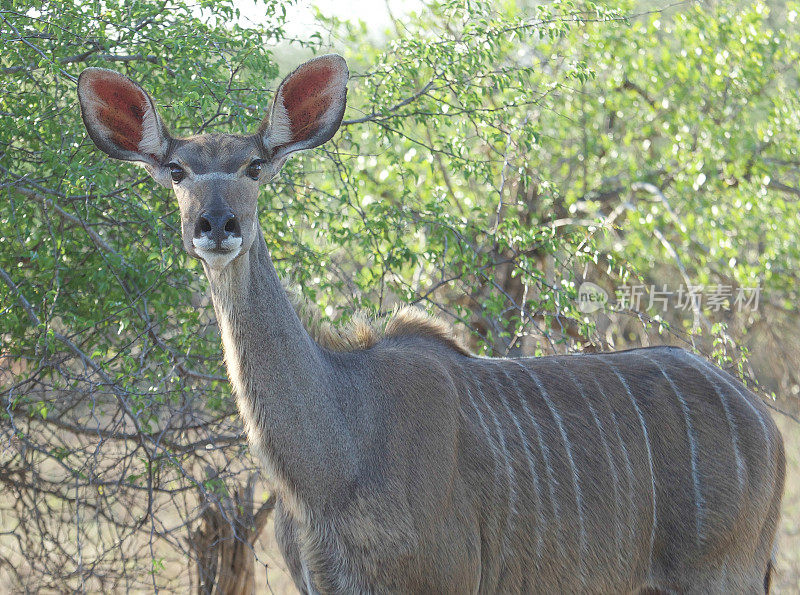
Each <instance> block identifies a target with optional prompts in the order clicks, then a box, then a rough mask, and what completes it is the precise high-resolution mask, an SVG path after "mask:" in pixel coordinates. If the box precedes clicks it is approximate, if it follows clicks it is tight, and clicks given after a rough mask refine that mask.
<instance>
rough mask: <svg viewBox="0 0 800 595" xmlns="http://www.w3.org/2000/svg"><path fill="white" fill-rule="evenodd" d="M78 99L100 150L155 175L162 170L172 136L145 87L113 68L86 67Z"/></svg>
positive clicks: (92, 136)
mask: <svg viewBox="0 0 800 595" xmlns="http://www.w3.org/2000/svg"><path fill="white" fill-rule="evenodd" d="M78 100H79V101H80V104H81V116H82V117H83V123H84V125H85V126H86V130H87V132H88V133H89V137H91V139H92V140H93V141H94V144H95V145H97V148H98V149H100V150H101V151H103V152H104V153H107V154H108V155H110V156H111V157H113V158H114V159H123V160H125V161H136V162H139V163H140V164H142V165H144V166H145V167H146V168H147V169H148V171H150V173H151V174H153V175H154V177H155V176H156V173H157V171H158V170H159V169H163V165H164V159H166V157H167V152H168V151H169V143H170V136H169V133H168V132H167V129H166V127H165V126H164V123H163V122H162V121H161V118H160V117H159V116H158V112H156V108H155V105H154V104H153V100H152V99H151V98H150V96H149V95H148V94H147V92H145V90H144V89H142V88H141V87H140V86H139V85H137V84H136V83H134V82H133V81H132V80H130V79H129V78H128V77H126V76H124V75H122V74H120V73H118V72H114V71H113V70H106V69H104V68H87V69H86V70H84V71H83V72H82V73H81V75H80V77H79V78H78ZM157 179H158V178H157Z"/></svg>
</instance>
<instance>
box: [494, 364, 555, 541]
mask: <svg viewBox="0 0 800 595" xmlns="http://www.w3.org/2000/svg"><path fill="white" fill-rule="evenodd" d="M500 371H501V372H502V373H503V375H504V376H505V377H506V380H508V381H509V382H511V383H512V384H513V385H514V389H515V391H516V393H517V397H518V398H519V399H520V401H524V400H525V395H523V394H522V393H521V392H520V390H519V385H518V384H517V383H516V382H515V381H514V379H513V378H511V376H509V375H508V373H507V372H506V371H505V370H504V369H503V367H502V364H501V365H500ZM498 392H500V398H501V400H502V401H503V406H504V407H505V409H506V413H508V416H509V417H510V418H511V421H513V422H514V426H515V427H516V428H517V434H518V435H519V438H520V440H521V441H522V446H523V448H524V449H525V458H527V459H528V469H530V472H531V479H532V480H533V490H534V494H535V496H536V518H537V521H538V523H539V526H538V527H536V528H535V532H536V554H537V555H541V553H542V531H543V530H544V527H545V520H544V515H543V514H542V494H541V488H540V487H539V478H538V477H537V476H536V467H535V465H534V463H533V457H532V455H531V451H530V447H529V446H528V439H527V438H526V436H525V432H523V430H522V426H521V424H520V423H519V419H518V418H517V416H516V414H515V413H514V411H513V410H512V409H511V407H510V406H509V404H508V401H507V400H506V397H505V395H504V394H503V392H502V391H498Z"/></svg>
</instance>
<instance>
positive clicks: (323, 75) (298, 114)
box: [281, 64, 336, 142]
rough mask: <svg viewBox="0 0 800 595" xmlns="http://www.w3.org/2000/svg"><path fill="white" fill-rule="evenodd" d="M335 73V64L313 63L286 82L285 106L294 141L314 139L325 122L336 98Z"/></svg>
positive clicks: (283, 93)
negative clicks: (333, 91) (332, 95)
mask: <svg viewBox="0 0 800 595" xmlns="http://www.w3.org/2000/svg"><path fill="white" fill-rule="evenodd" d="M335 75H336V72H335V70H334V69H333V68H332V67H331V66H329V65H326V64H313V65H311V66H308V67H306V68H305V69H303V72H302V73H300V74H297V75H295V76H293V77H291V78H290V79H289V80H288V81H286V82H285V83H284V84H283V88H282V89H281V93H282V95H283V105H284V107H285V108H286V112H287V113H288V115H289V120H290V121H291V127H292V141H293V142H297V141H302V140H306V139H308V138H311V137H312V136H314V134H315V133H316V132H317V130H318V129H319V127H320V126H321V125H322V124H323V123H324V120H325V117H324V116H325V112H327V111H328V109H329V108H330V106H331V101H332V100H333V98H332V97H331V89H330V84H331V81H333V79H334V77H335Z"/></svg>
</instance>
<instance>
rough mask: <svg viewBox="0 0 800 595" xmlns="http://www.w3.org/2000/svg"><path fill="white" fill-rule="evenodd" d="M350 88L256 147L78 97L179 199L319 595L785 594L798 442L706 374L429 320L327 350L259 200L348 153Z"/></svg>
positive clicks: (85, 82)
mask: <svg viewBox="0 0 800 595" xmlns="http://www.w3.org/2000/svg"><path fill="white" fill-rule="evenodd" d="M347 76H348V74H347V67H346V64H345V63H344V60H343V59H342V58H340V57H338V56H333V55H330V56H323V57H320V58H316V59H314V60H312V61H310V62H308V63H306V64H304V65H303V66H301V67H300V68H298V69H297V70H296V71H294V72H293V73H292V74H290V75H289V76H288V77H287V78H286V79H285V80H284V81H283V82H282V83H281V86H280V87H279V88H278V91H277V93H276V98H275V101H274V102H273V106H272V108H271V110H270V114H269V116H268V118H267V119H265V121H264V123H263V124H262V126H261V127H260V129H259V130H258V132H257V133H256V134H254V135H252V136H230V135H212V136H198V137H191V138H188V139H176V138H172V137H171V136H170V135H169V133H168V132H167V130H166V127H165V126H164V125H163V123H162V122H161V119H160V117H159V116H158V113H157V112H156V109H155V106H154V104H153V102H152V100H151V99H150V97H149V96H148V95H147V93H146V92H145V91H144V90H142V89H141V87H139V86H138V85H137V84H135V83H133V82H132V81H130V80H129V79H127V78H125V77H124V76H122V75H120V74H118V73H115V72H112V71H107V70H101V69H87V70H86V71H84V73H83V74H82V75H81V77H80V80H79V84H78V92H79V98H80V102H81V108H82V114H83V118H84V122H85V124H86V127H87V129H88V131H89V134H90V136H91V138H92V140H94V142H95V144H97V146H98V147H99V148H100V149H102V150H103V151H105V152H106V153H108V154H109V155H110V156H112V157H115V158H118V159H125V160H129V161H135V162H138V163H139V164H141V165H144V166H145V167H146V168H147V169H148V171H149V172H150V173H151V174H152V176H153V177H154V178H155V179H156V180H157V181H158V182H160V183H162V184H164V185H166V186H171V187H173V188H174V189H175V192H176V194H177V197H178V201H179V205H180V209H181V217H182V235H183V244H184V247H185V248H186V250H187V251H188V252H189V254H191V255H192V256H196V257H198V258H201V259H202V261H203V265H204V268H205V271H206V274H207V276H208V279H209V282H210V285H211V291H212V297H213V302H214V308H215V311H216V315H217V319H218V322H219V325H220V330H221V334H222V341H223V346H224V350H225V358H226V363H227V368H228V373H229V376H230V379H231V383H232V385H233V389H234V392H235V394H236V398H237V403H238V406H239V410H240V412H241V415H242V418H243V420H244V422H245V425H246V428H247V432H248V436H249V438H250V442H251V445H252V448H253V449H254V451H255V452H256V453H257V454H258V456H259V458H260V460H261V462H262V464H263V466H264V468H265V470H266V471H267V475H268V480H269V481H270V482H271V485H272V489H273V490H274V492H275V493H276V495H277V498H278V504H277V507H276V511H275V514H276V517H275V527H276V537H277V540H278V543H279V545H280V547H281V549H282V551H283V554H284V556H285V559H286V562H287V565H288V566H289V569H290V571H291V573H292V577H293V578H294V581H295V583H296V584H297V587H298V588H299V589H300V590H301V591H303V592H305V593H316V592H326V593H327V592H340V593H356V592H376V593H383V592H415V593H446V592H449V593H470V592H471V593H476V592H481V593H486V592H503V593H510V592H543V593H553V592H597V593H601V592H602V593H622V592H625V593H627V592H639V591H647V590H663V591H676V592H742V593H744V592H748V593H751V592H764V591H765V590H767V591H768V590H769V577H770V568H771V556H772V552H773V542H774V539H775V531H776V526H777V520H778V514H779V507H780V501H781V495H782V489H783V479H784V466H785V465H784V453H783V442H782V439H781V436H780V434H779V432H778V430H777V428H776V426H775V424H774V423H773V421H772V419H771V417H770V415H769V413H768V411H767V409H766V407H765V406H764V404H763V403H762V401H761V400H760V399H759V398H758V397H757V396H755V395H754V394H753V393H751V392H750V391H748V390H747V389H746V388H745V387H744V386H743V385H742V384H741V383H739V381H737V380H736V379H734V378H733V377H731V376H729V375H728V374H727V373H725V372H723V371H721V370H719V369H718V368H716V367H714V366H712V365H710V364H708V363H707V362H706V361H705V360H703V359H701V358H699V357H696V356H694V355H690V354H688V353H687V352H685V351H682V350H680V349H675V348H653V349H637V350H632V351H626V352H619V353H608V354H596V355H582V356H561V357H543V358H524V359H491V358H480V357H475V356H472V355H471V354H469V353H468V352H467V351H466V350H464V349H463V348H462V347H461V346H460V345H459V344H458V342H457V341H456V340H455V339H453V338H452V336H451V334H450V332H449V330H448V329H447V327H446V326H444V325H443V324H442V323H441V322H437V321H435V320H433V319H429V318H427V317H425V316H423V315H420V314H419V313H417V312H415V311H413V310H404V311H401V312H400V313H399V314H398V315H397V316H396V317H395V318H394V319H393V320H391V321H390V322H389V323H388V325H387V329H386V332H385V333H384V334H383V336H381V337H378V336H376V335H374V334H370V333H369V332H362V333H361V335H362V336H361V339H360V343H359V347H358V348H355V349H350V350H345V351H334V350H331V349H327V348H325V347H323V346H322V345H320V344H318V343H317V342H315V341H314V340H313V339H312V338H311V336H310V335H309V333H308V332H307V331H306V329H305V328H304V326H303V324H302V323H301V321H300V319H299V318H298V316H297V314H296V313H295V311H294V308H293V307H292V305H291V303H290V301H289V299H288V298H287V296H286V294H285V292H284V290H283V287H282V285H281V283H280V280H279V279H278V276H277V274H276V272H275V269H274V268H273V266H272V262H271V260H270V257H269V254H268V251H267V247H266V243H265V241H264V237H263V235H262V233H261V230H260V227H259V225H258V219H257V212H256V211H257V198H258V188H259V184H260V183H262V184H263V183H264V182H266V181H267V180H268V179H269V178H270V177H271V176H272V175H274V174H275V173H276V172H277V171H278V169H279V168H280V167H281V165H282V164H283V162H284V161H285V159H286V158H287V157H288V156H289V155H290V154H291V153H292V152H294V151H298V150H302V149H307V148H311V147H314V146H318V145H320V144H322V143H323V142H326V141H327V140H329V139H330V138H331V137H332V136H333V134H334V133H335V132H336V130H337V129H338V127H339V124H340V122H341V119H342V114H343V112H344V107H345V96H346V82H347Z"/></svg>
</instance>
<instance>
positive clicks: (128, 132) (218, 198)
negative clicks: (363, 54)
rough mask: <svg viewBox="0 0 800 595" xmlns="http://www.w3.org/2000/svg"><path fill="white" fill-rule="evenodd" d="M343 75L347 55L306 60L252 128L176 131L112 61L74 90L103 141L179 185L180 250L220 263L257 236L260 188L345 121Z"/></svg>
mask: <svg viewBox="0 0 800 595" xmlns="http://www.w3.org/2000/svg"><path fill="white" fill-rule="evenodd" d="M347 78H348V70H347V64H346V62H345V60H344V58H342V57H341V56H337V55H335V54H330V55H327V56H320V57H318V58H314V59H313V60H310V61H308V62H306V63H305V64H302V65H301V66H299V67H298V68H297V69H296V70H295V71H294V72H292V73H291V74H289V75H288V76H287V77H286V78H285V79H284V80H283V82H281V84H280V86H279V87H278V90H277V91H276V93H275V98H274V100H273V102H272V107H271V108H270V109H269V112H268V114H267V116H266V117H265V118H264V120H263V121H262V123H261V125H260V126H259V128H258V130H257V131H256V132H255V134H252V135H232V134H213V135H207V134H205V135H197V136H192V137H188V138H175V137H173V136H171V135H170V133H169V132H168V130H167V128H166V126H165V125H164V122H163V121H162V119H161V117H160V116H159V114H158V112H157V110H156V107H155V104H154V102H153V100H152V99H151V97H150V95H148V94H147V92H146V91H145V90H144V89H142V87H140V86H139V85H138V84H136V83H135V82H133V81H132V80H130V79H129V78H127V77H126V76H124V75H122V74H120V73H118V72H114V71H112V70H105V69H102V68H87V69H86V70H84V71H83V72H82V73H81V75H80V78H79V79H78V98H79V101H80V105H81V115H82V117H83V121H84V124H85V125H86V130H87V131H88V132H89V136H90V137H91V139H92V140H93V141H94V143H95V145H97V147H98V148H99V149H100V150H102V151H103V152H105V153H106V154H108V155H109V156H111V157H113V158H115V159H121V160H124V161H132V162H134V163H136V164H138V165H141V166H142V167H144V168H145V169H146V170H147V172H148V173H149V174H150V175H151V176H152V177H153V179H155V180H156V181H157V182H158V183H159V184H161V185H163V186H167V187H172V188H173V189H174V190H175V195H176V196H177V198H178V205H179V207H180V212H181V234H182V239H183V246H184V249H185V250H186V252H187V253H189V254H190V255H191V256H194V257H196V258H200V259H202V260H203V261H204V262H205V264H206V265H207V266H208V267H210V268H211V269H217V270H219V269H223V268H224V267H226V266H227V265H228V264H229V263H230V262H231V261H233V260H234V259H235V258H237V257H238V256H240V255H242V254H244V253H245V252H247V250H249V249H250V246H251V245H252V244H253V241H254V239H255V237H256V234H257V229H256V228H257V226H258V215H257V206H258V205H257V203H258V193H259V187H260V186H261V185H262V184H265V183H266V182H268V181H269V180H270V179H271V178H272V177H273V176H274V175H275V174H276V173H277V172H278V171H279V170H280V168H281V166H282V165H283V163H284V162H285V161H286V158H287V157H288V156H289V155H291V154H292V153H294V152H295V151H302V150H304V149H311V148H313V147H317V146H319V145H321V144H322V143H324V142H326V141H328V140H329V139H330V138H331V137H332V136H333V135H334V133H335V132H336V130H337V129H338V128H339V125H340V124H341V121H342V116H343V114H344V109H345V103H346V96H347Z"/></svg>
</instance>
